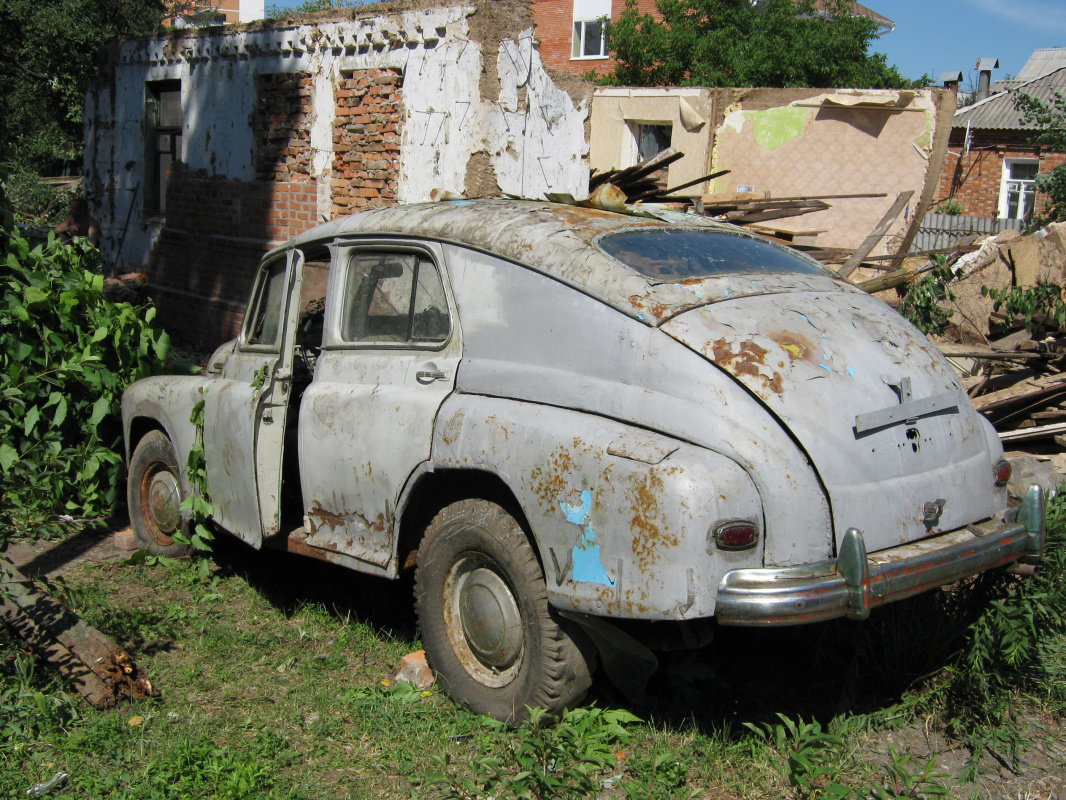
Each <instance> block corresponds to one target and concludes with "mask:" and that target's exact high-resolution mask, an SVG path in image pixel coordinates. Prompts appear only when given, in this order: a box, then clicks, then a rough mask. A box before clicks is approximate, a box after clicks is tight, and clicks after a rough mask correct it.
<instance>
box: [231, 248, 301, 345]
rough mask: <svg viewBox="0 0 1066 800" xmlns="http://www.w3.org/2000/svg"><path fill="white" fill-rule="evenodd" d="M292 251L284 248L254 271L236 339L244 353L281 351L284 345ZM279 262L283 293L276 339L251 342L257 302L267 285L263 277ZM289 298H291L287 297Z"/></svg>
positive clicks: (258, 302)
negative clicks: (273, 340) (239, 332)
mask: <svg viewBox="0 0 1066 800" xmlns="http://www.w3.org/2000/svg"><path fill="white" fill-rule="evenodd" d="M291 256H292V251H291V250H286V251H285V252H283V253H279V254H278V255H276V256H275V257H273V258H271V259H268V260H266V261H263V262H262V263H261V264H260V265H259V268H258V269H257V270H256V273H255V284H254V285H253V286H252V296H251V299H249V301H248V305H247V307H246V309H245V313H244V319H243V320H242V322H241V334H240V338H239V340H238V349H239V350H241V351H242V352H245V353H281V350H282V348H283V347H284V346H285V317H286V314H285V310H286V309H287V308H288V303H287V302H286V298H287V297H288V295H289V292H290V291H291V288H292V286H291V284H292V258H291ZM279 262H280V263H281V264H282V265H283V269H282V273H281V274H282V285H283V292H284V293H283V295H282V298H281V308H280V309H279V311H278V341H277V342H276V343H275V344H261V343H259V342H252V341H250V339H251V333H252V325H253V324H254V319H255V317H256V314H257V312H258V310H259V304H260V302H261V301H262V299H263V292H264V291H265V289H266V286H267V280H266V278H265V277H264V275H265V273H266V272H268V271H269V270H270V269H271V268H272V267H273V266H274V265H275V264H277V263H279ZM289 299H291V298H289Z"/></svg>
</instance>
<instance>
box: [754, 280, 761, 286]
mask: <svg viewBox="0 0 1066 800" xmlns="http://www.w3.org/2000/svg"><path fill="white" fill-rule="evenodd" d="M752 283H754V284H755V285H756V286H762V281H752Z"/></svg>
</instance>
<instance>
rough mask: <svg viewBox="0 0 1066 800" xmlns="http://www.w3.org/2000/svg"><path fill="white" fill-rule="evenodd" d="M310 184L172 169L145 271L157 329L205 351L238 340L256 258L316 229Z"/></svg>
mask: <svg viewBox="0 0 1066 800" xmlns="http://www.w3.org/2000/svg"><path fill="white" fill-rule="evenodd" d="M315 208H316V198H315V184H313V183H308V182H303V181H290V182H272V181H252V182H246V183H245V182H241V181H228V180H222V179H218V178H210V177H208V176H206V175H203V174H196V173H191V172H189V171H188V170H186V169H184V168H182V166H181V165H178V166H177V167H176V168H175V169H174V170H173V171H172V172H171V175H170V180H169V182H168V184H167V224H166V227H165V228H164V229H163V232H162V234H161V236H160V239H159V241H158V242H157V244H156V246H155V248H154V249H153V250H152V255H151V257H150V259H149V262H148V266H147V268H146V273H147V276H148V283H149V286H148V291H149V294H150V295H151V296H152V299H153V300H154V301H155V304H156V307H157V308H158V312H159V314H158V319H159V322H160V324H161V325H162V326H163V327H164V328H166V329H167V330H168V331H171V332H177V333H179V334H181V335H182V336H183V337H185V338H186V339H188V340H189V341H192V342H195V343H197V344H200V345H202V346H205V347H211V346H214V345H217V344H219V343H221V342H224V341H226V340H227V339H231V338H233V337H234V336H236V335H237V332H238V331H239V330H240V325H241V322H242V320H243V317H244V308H245V305H246V304H247V302H248V296H249V294H250V293H251V289H252V280H253V278H254V276H255V269H256V266H257V265H258V263H259V260H260V259H261V258H262V257H263V254H264V253H266V252H267V251H268V250H270V249H271V247H273V246H275V245H276V244H280V243H282V242H285V241H288V240H289V239H291V238H292V237H294V236H296V235H297V234H299V233H301V232H302V231H305V230H307V229H308V228H311V227H313V226H314V225H315V224H317V221H316V219H315Z"/></svg>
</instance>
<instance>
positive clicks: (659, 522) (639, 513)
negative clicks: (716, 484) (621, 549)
mask: <svg viewBox="0 0 1066 800" xmlns="http://www.w3.org/2000/svg"><path fill="white" fill-rule="evenodd" d="M662 494H663V479H662V477H660V475H659V472H658V470H651V471H649V472H646V473H644V474H642V475H637V476H634V478H633V481H632V482H631V484H630V486H629V489H628V490H627V491H626V499H627V500H628V502H629V508H630V510H631V511H632V512H633V517H632V519H630V521H629V524H630V525H631V526H632V530H633V544H632V549H633V555H635V556H636V557H637V562H638V565H639V566H640V570H641V572H647V571H648V570H649V569H650V568H651V567H652V566H653V565H654V564H655V562H656V561H658V560H659V558H660V557H661V556H662V549H663V548H665V547H677V546H678V544H680V542H679V540H678V538H677V536H675V535H674V534H673V533H670V531H669V530H667V529H666V528H665V522H664V520H663V519H662V515H661V514H660V513H659V498H660V497H661V496H662Z"/></svg>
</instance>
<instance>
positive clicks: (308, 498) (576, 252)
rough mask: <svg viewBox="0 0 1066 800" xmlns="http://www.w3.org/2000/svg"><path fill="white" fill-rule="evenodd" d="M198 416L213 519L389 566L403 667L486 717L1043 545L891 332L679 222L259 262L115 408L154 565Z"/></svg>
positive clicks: (786, 258) (463, 238)
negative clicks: (598, 668)
mask: <svg viewBox="0 0 1066 800" xmlns="http://www.w3.org/2000/svg"><path fill="white" fill-rule="evenodd" d="M323 300H324V302H323ZM200 400H203V401H204V410H203V411H204V413H203V440H204V449H205V456H206V471H207V476H208V477H207V486H208V492H209V495H210V502H211V503H212V505H213V507H214V521H215V522H216V523H217V524H218V526H220V527H221V528H223V529H225V530H227V531H229V532H230V533H232V534H234V535H236V536H238V537H240V538H241V539H243V540H244V541H246V542H247V543H248V544H250V545H251V546H252V547H256V548H259V547H265V546H271V547H279V548H282V549H286V550H289V551H291V552H294V553H299V554H302V555H304V556H315V557H318V558H322V559H326V560H328V561H331V562H334V563H336V564H342V565H344V566H347V567H350V568H351V569H354V570H358V571H360V572H365V573H370V574H372V575H377V576H381V577H382V578H397V577H398V576H399V575H401V573H403V572H404V571H405V570H410V569H413V570H414V571H415V587H416V588H415V595H416V597H415V603H416V607H417V613H418V619H419V624H420V628H421V635H422V639H423V642H424V645H425V648H426V652H427V655H428V659H429V662H430V665H431V666H432V668H433V669H434V670H435V671H436V673H437V675H438V677H439V679H440V681H441V684H442V685H443V687H444V689H445V691H447V692H448V693H449V694H450V695H451V696H452V697H454V698H455V699H457V700H459V701H461V702H463V703H466V704H468V705H469V706H470V707H471V708H472V709H474V710H475V711H478V712H482V713H485V714H490V715H492V716H494V717H497V718H499V719H506V720H512V721H513V720H518V719H521V718H522V717H523V715H524V714H525V713H526V711H525V708H526V706H527V705H532V706H545V707H548V708H550V709H559V708H562V707H564V706H566V705H568V704H572V703H574V702H576V701H577V700H578V699H579V698H580V697H581V696H582V694H583V693H584V692H585V690H586V689H587V688H588V686H589V685H590V681H591V672H592V669H593V665H594V663H595V660H596V650H597V647H598V648H599V649H600V651H601V652H602V651H603V650H604V648H610V647H614V648H615V649H616V650H617V649H618V643H619V642H622V643H623V645H622V647H621V649H622V650H625V644H624V643H625V642H627V641H628V642H633V641H635V640H636V639H638V638H639V637H640V636H641V635H642V634H641V633H640V632H641V631H647V630H649V629H650V628H654V629H656V630H658V631H663V630H667V631H669V630H676V631H678V632H679V638H680V639H683V640H686V641H689V642H692V641H699V640H705V639H704V638H703V637H701V636H700V635H699V631H700V629H701V626H705V625H707V624H708V623H709V621H710V620H717V624H723V625H794V624H799V623H809V622H814V621H817V620H825V619H829V618H833V617H850V618H854V619H863V618H865V617H867V616H868V615H869V614H870V611H871V609H873V608H876V607H878V606H880V605H882V604H884V603H888V602H891V601H894V600H898V599H900V598H904V597H908V596H910V595H913V594H915V593H917V592H921V591H924V590H928V589H931V588H933V587H937V586H941V585H944V584H947V583H951V582H953V581H956V580H958V579H960V578H962V577H964V576H968V575H971V574H974V573H976V572H979V571H982V570H986V569H990V568H994V567H999V566H1002V565H1006V564H1009V563H1011V562H1014V561H1017V560H1019V559H1023V558H1034V557H1039V556H1040V554H1041V552H1042V549H1043V542H1044V509H1043V502H1042V496H1041V492H1040V490H1039V488H1038V487H1033V488H1031V489H1030V490H1029V492H1028V494H1027V495H1026V496H1025V498H1024V499H1023V501H1022V503H1021V506H1020V507H1016V508H1013V509H1008V496H1007V490H1006V488H1005V485H1006V483H1007V479H1008V477H1009V474H1010V467H1009V465H1008V463H1007V462H1006V461H1004V460H1003V450H1002V447H1001V445H1000V443H999V440H998V438H997V436H996V434H995V431H994V430H993V429H992V427H991V426H990V425H989V424H988V423H987V422H986V421H985V420H984V419H983V418H981V417H980V416H978V415H977V414H976V413H975V412H974V409H973V407H972V406H971V404H970V402H969V400H968V398H967V395H966V393H965V392H964V391H963V389H962V387H961V385H960V383H959V380H958V379H957V377H956V375H955V373H954V372H953V371H952V369H951V367H950V366H949V365H948V363H947V362H946V361H945V360H944V358H943V357H942V356H941V355H940V354H939V353H938V351H937V350H936V349H935V348H934V347H932V346H931V345H930V343H929V342H928V341H927V340H926V339H925V338H924V337H923V336H922V335H921V334H920V333H919V332H918V331H917V330H916V329H915V328H913V327H912V326H911V325H910V324H909V323H907V322H906V321H905V320H904V319H903V318H902V317H900V316H899V315H898V314H896V313H895V312H894V311H893V310H891V309H890V308H889V307H888V306H887V305H885V304H884V303H882V302H880V301H878V300H875V299H874V298H872V297H870V296H869V295H867V294H866V293H864V292H863V291H861V290H859V289H858V288H856V287H855V286H853V285H851V284H850V283H848V282H847V281H844V280H842V279H841V278H840V277H839V276H838V275H837V274H835V273H833V272H832V271H830V270H828V269H826V268H825V267H823V266H822V265H820V264H819V263H818V262H816V261H813V260H811V259H809V258H807V257H805V256H803V255H801V254H800V253H798V252H795V251H792V250H790V249H787V248H785V247H782V246H779V245H778V244H776V243H773V242H771V241H768V240H765V239H762V238H758V237H755V236H753V235H750V234H748V233H745V232H744V231H742V230H740V229H737V228H734V227H730V226H727V225H723V224H719V223H715V222H712V221H708V220H706V219H704V218H702V217H696V216H690V215H683V214H677V213H670V212H662V213H658V214H656V215H654V216H651V215H649V216H633V215H624V214H617V213H610V212H607V211H600V210H595V209H584V208H576V207H572V206H563V205H555V204H551V203H547V202H528V201H525V202H523V201H510V200H481V201H468V200H458V201H451V202H444V203H435V204H426V205H415V206H404V207H393V208H382V209H375V210H370V211H366V212H363V213H360V214H357V215H354V216H350V217H346V218H343V219H337V220H334V221H332V222H329V223H327V224H324V225H322V226H320V227H317V228H315V229H313V230H311V231H308V232H307V233H304V234H302V235H301V236H299V237H297V238H296V239H295V240H294V241H292V242H291V243H289V244H287V245H285V246H284V247H280V248H277V249H276V250H274V251H273V252H271V253H269V254H268V255H267V256H266V257H265V259H264V260H263V262H262V265H261V266H260V267H259V270H258V274H257V276H256V279H255V285H254V290H253V293H252V297H251V301H250V304H249V306H248V309H247V312H246V314H245V316H244V320H243V329H242V331H241V334H240V336H239V337H238V338H237V339H236V340H235V341H233V342H230V343H227V344H225V345H223V346H222V347H220V348H219V349H218V350H217V351H216V352H215V353H214V355H213V356H212V357H211V359H210V364H209V367H208V369H207V370H206V371H205V373H204V374H203V375H200V376H195V377H155V378H149V379H146V380H142V381H139V382H137V383H135V384H134V385H133V386H131V387H130V388H129V389H128V390H127V391H126V393H125V396H124V398H123V418H124V425H125V434H126V444H127V448H128V453H129V505H130V509H131V514H132V517H133V524H134V528H135V531H136V533H137V536H138V539H139V541H140V542H141V544H142V545H143V546H144V547H145V548H147V549H150V550H152V551H155V552H162V553H168V552H170V553H172V552H176V551H180V550H181V549H182V547H183V545H182V543H181V535H180V534H181V531H182V528H183V526H184V525H185V524H186V521H185V520H183V518H182V515H181V513H180V512H179V509H178V504H179V503H180V501H181V498H182V497H184V496H187V495H188V493H189V492H191V491H193V487H192V486H191V485H190V482H189V481H188V479H187V476H186V475H185V473H184V471H183V469H182V466H181V465H182V464H184V463H185V457H186V454H187V453H188V452H189V450H190V448H191V447H192V445H193V442H194V436H195V430H194V427H193V425H191V424H190V422H189V418H190V410H191V409H192V408H193V406H194V405H195V404H196V403H197V402H198V401H200ZM634 621H658V622H660V623H675V624H672V625H670V624H668V625H662V624H660V625H657V626H647V625H640V624H639V623H637V624H635V623H634ZM693 631H696V633H695V634H694V633H693ZM635 632H636V633H635ZM646 643H647V642H640V643H639V644H638V645H637V646H638V647H639V646H643V644H646ZM612 663H613V664H615V666H616V668H617V660H616V659H613V660H612Z"/></svg>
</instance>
